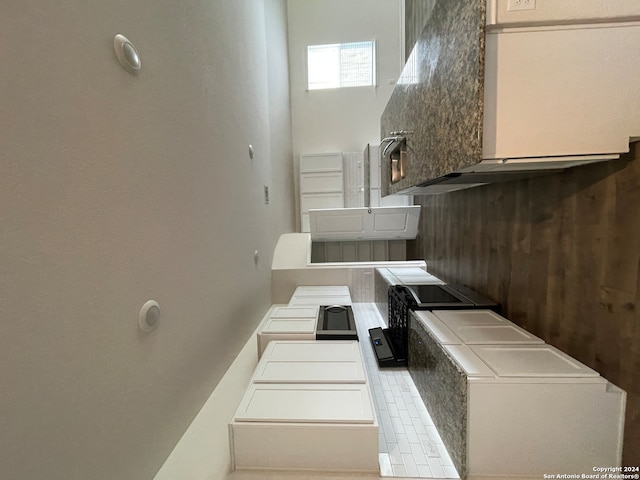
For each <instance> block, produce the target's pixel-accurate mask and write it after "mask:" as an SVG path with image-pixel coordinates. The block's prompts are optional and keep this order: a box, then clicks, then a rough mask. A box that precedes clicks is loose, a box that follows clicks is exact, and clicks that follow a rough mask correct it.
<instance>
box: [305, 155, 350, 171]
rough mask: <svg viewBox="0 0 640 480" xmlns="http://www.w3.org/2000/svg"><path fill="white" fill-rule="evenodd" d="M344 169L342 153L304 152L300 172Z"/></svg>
mask: <svg viewBox="0 0 640 480" xmlns="http://www.w3.org/2000/svg"><path fill="white" fill-rule="evenodd" d="M337 170H339V171H342V153H340V152H338V153H317V154H316V153H303V154H302V155H300V173H306V172H315V173H317V172H331V171H337Z"/></svg>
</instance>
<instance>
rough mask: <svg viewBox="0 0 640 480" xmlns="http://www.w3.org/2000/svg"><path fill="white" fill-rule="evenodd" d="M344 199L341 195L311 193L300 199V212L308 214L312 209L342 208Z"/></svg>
mask: <svg viewBox="0 0 640 480" xmlns="http://www.w3.org/2000/svg"><path fill="white" fill-rule="evenodd" d="M343 205H344V199H343V196H342V192H340V193H310V194H303V195H301V198H300V210H302V211H303V212H308V211H309V210H310V209H312V208H342V207H343Z"/></svg>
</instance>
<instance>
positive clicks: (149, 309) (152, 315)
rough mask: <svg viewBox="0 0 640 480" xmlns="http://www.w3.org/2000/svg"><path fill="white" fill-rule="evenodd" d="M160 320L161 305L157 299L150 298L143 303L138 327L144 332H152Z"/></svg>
mask: <svg viewBox="0 0 640 480" xmlns="http://www.w3.org/2000/svg"><path fill="white" fill-rule="evenodd" d="M159 321H160V305H159V304H158V302H156V301H155V300H149V301H147V302H145V304H144V305H142V308H141V309H140V313H139V314H138V327H140V330H142V331H143V332H150V331H151V330H153V329H155V328H156V327H157V326H158V323H159Z"/></svg>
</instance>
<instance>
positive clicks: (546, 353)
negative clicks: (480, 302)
mask: <svg viewBox="0 0 640 480" xmlns="http://www.w3.org/2000/svg"><path fill="white" fill-rule="evenodd" d="M410 338H411V343H410V347H409V348H410V350H409V354H410V357H409V370H410V372H411V374H412V377H414V381H415V383H416V386H417V387H418V390H419V391H420V393H421V395H422V396H423V399H424V400H425V404H426V405H427V408H428V409H429V411H430V412H432V417H433V419H434V423H435V424H436V426H437V428H438V430H439V431H441V436H442V437H443V440H444V443H445V445H446V446H447V449H448V450H449V453H450V454H451V456H452V458H453V459H454V463H455V464H456V468H457V469H458V471H459V472H461V475H462V476H464V477H466V478H467V479H475V478H487V477H491V478H493V477H501V478H502V477H504V478H507V477H508V478H542V477H543V475H544V474H577V475H581V474H593V467H595V466H601V465H607V466H612V467H613V466H620V462H621V458H622V444H623V430H624V429H623V426H624V416H625V403H626V393H625V392H624V391H623V390H621V389H620V388H618V387H616V386H615V385H613V384H612V383H610V382H608V381H607V380H606V379H605V378H603V377H601V376H600V375H599V374H598V372H596V371H595V370H592V369H591V368H589V367H587V366H586V365H584V364H582V363H580V362H579V361H577V360H576V359H574V358H572V357H570V356H569V355H567V354H565V353H564V352H562V351H560V350H558V349H557V348H555V347H553V346H551V345H548V344H546V343H544V342H542V341H541V340H540V339H539V338H537V337H534V336H533V335H531V334H529V333H528V332H526V331H525V330H522V329H520V328H519V327H517V326H515V325H513V324H512V323H511V322H509V321H508V320H506V319H505V318H503V317H501V316H500V315H497V314H495V313H493V312H489V311H486V310H476V311H473V310H467V311H446V312H445V311H434V312H416V313H415V314H414V315H413V316H412V318H411V332H410ZM412 356H413V359H412ZM451 399H455V401H451ZM451 425H454V426H453V427H451Z"/></svg>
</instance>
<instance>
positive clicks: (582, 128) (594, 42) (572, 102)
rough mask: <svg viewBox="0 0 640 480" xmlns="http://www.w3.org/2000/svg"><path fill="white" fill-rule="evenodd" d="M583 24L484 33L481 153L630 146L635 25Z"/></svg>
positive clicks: (634, 129)
mask: <svg viewBox="0 0 640 480" xmlns="http://www.w3.org/2000/svg"><path fill="white" fill-rule="evenodd" d="M584 27H589V28H584ZM584 27H581V28H576V27H573V28H563V29H561V28H558V29H557V30H550V29H544V30H539V31H535V30H527V31H518V32H508V33H491V34H488V35H487V50H486V56H485V59H486V68H485V111H484V136H483V154H482V157H483V158H484V159H493V158H497V159H502V158H512V157H546V156H557V155H589V154H611V153H621V152H626V151H628V150H629V137H637V136H638V135H640V87H639V85H640V84H639V83H638V75H639V74H640V49H638V45H640V26H638V25H630V24H626V25H625V24H617V26H609V27H608V28H595V27H593V26H584Z"/></svg>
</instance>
